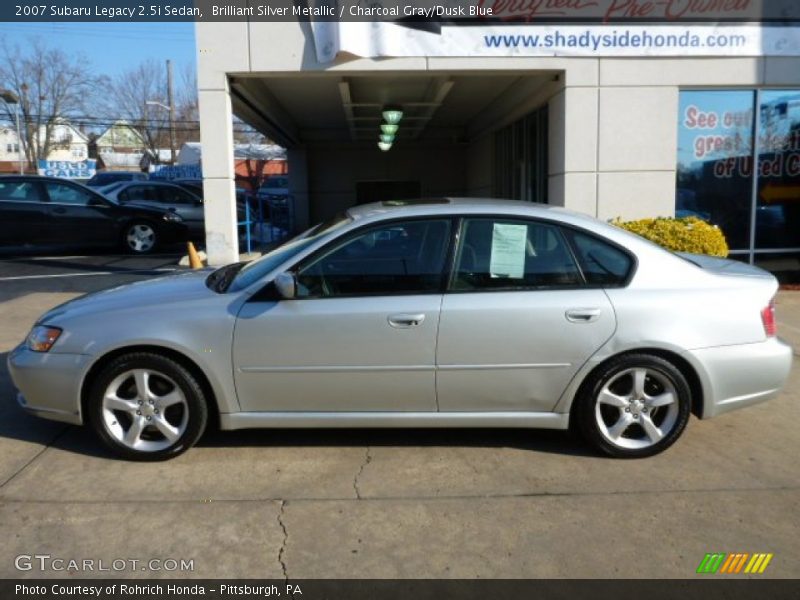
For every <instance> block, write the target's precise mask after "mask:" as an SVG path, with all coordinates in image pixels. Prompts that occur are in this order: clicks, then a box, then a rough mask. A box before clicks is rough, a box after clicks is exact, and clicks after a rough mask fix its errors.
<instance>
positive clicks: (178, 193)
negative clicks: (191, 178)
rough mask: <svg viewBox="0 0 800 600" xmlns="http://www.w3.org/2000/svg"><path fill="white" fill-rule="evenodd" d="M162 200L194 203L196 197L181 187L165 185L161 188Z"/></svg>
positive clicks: (168, 202) (165, 201) (169, 202)
mask: <svg viewBox="0 0 800 600" xmlns="http://www.w3.org/2000/svg"><path fill="white" fill-rule="evenodd" d="M160 192H161V202H162V203H164V204H194V203H195V198H194V197H193V196H192V195H191V194H190V193H189V192H187V191H186V190H182V189H181V188H179V187H171V186H163V187H161V188H160Z"/></svg>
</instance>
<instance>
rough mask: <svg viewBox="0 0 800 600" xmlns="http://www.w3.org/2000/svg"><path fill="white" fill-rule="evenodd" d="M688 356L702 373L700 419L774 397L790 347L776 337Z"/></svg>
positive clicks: (780, 387) (789, 359) (784, 374)
mask: <svg viewBox="0 0 800 600" xmlns="http://www.w3.org/2000/svg"><path fill="white" fill-rule="evenodd" d="M688 355H689V357H690V358H691V360H692V361H693V362H694V363H695V364H696V365H697V366H699V367H700V368H699V369H698V371H700V372H703V373H704V377H703V379H705V381H703V388H704V402H703V414H702V418H704V419H708V418H711V417H716V416H717V415H721V414H724V413H726V412H729V411H732V410H736V409H739V408H744V407H746V406H751V405H753V404H758V403H760V402H765V401H767V400H771V399H772V398H775V397H776V396H777V395H778V394H780V392H781V390H783V387H784V385H785V384H786V380H787V379H788V377H789V372H790V371H791V368H792V347H791V346H789V345H788V344H786V343H784V342H782V341H781V340H779V339H778V338H770V339H768V340H767V341H765V342H761V343H758V344H743V345H739V346H720V347H717V348H703V349H700V350H691V351H690V352H688Z"/></svg>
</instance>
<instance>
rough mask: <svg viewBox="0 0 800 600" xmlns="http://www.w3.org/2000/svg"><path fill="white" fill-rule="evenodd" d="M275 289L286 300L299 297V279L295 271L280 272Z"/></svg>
mask: <svg viewBox="0 0 800 600" xmlns="http://www.w3.org/2000/svg"><path fill="white" fill-rule="evenodd" d="M274 283H275V289H276V290H278V293H279V294H280V295H281V298H283V299H284V300H291V299H292V298H295V297H297V280H296V279H295V277H294V274H293V273H289V272H283V273H278V275H277V276H276V277H275V281H274Z"/></svg>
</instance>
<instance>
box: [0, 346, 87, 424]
mask: <svg viewBox="0 0 800 600" xmlns="http://www.w3.org/2000/svg"><path fill="white" fill-rule="evenodd" d="M89 360H90V357H89V356H86V355H83V354H58V353H53V352H32V351H31V350H28V349H27V348H26V347H25V346H24V345H20V346H17V347H16V348H15V349H14V350H13V351H12V352H11V353H10V354H9V355H8V370H9V372H10V373H11V380H12V381H13V382H14V385H15V386H16V387H17V389H18V390H19V392H18V394H17V403H18V404H19V405H20V406H21V407H22V408H23V409H24V410H26V411H27V412H29V413H31V414H33V415H36V416H38V417H43V418H45V419H51V420H53V421H62V422H64V423H73V424H75V425H80V424H81V423H82V422H83V420H82V417H81V410H80V408H81V407H80V384H81V378H82V375H83V372H84V370H85V369H86V367H87V366H88V361H89Z"/></svg>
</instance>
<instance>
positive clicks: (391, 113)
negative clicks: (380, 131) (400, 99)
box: [383, 106, 403, 125]
mask: <svg viewBox="0 0 800 600" xmlns="http://www.w3.org/2000/svg"><path fill="white" fill-rule="evenodd" d="M402 118H403V110H402V109H401V108H400V107H399V106H384V107H383V120H384V121H386V122H387V123H388V124H389V125H397V124H398V123H399V122H400V119H402Z"/></svg>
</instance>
